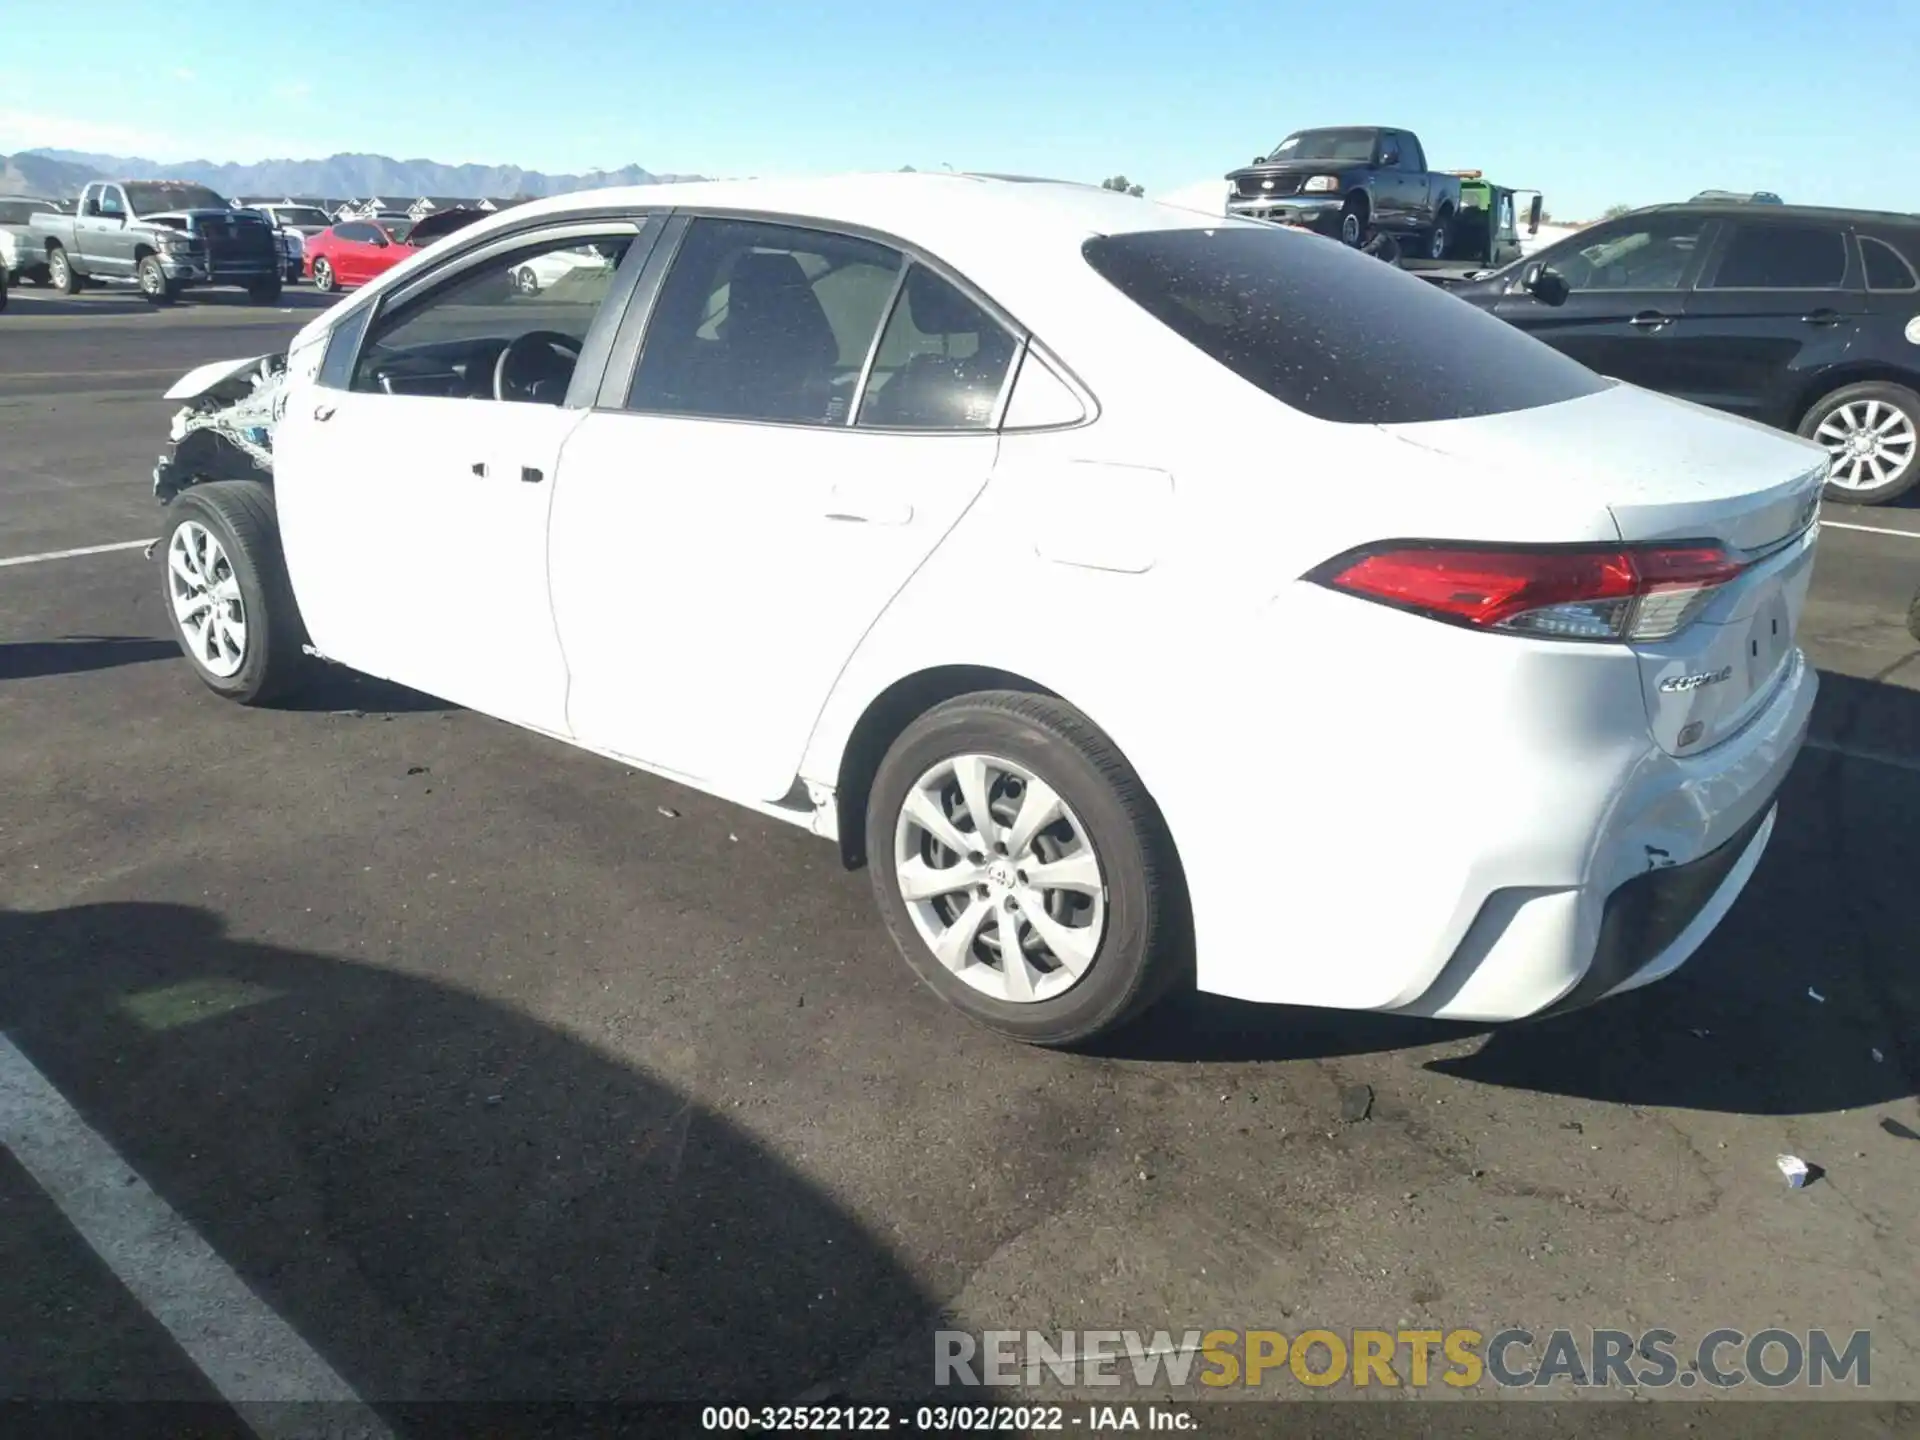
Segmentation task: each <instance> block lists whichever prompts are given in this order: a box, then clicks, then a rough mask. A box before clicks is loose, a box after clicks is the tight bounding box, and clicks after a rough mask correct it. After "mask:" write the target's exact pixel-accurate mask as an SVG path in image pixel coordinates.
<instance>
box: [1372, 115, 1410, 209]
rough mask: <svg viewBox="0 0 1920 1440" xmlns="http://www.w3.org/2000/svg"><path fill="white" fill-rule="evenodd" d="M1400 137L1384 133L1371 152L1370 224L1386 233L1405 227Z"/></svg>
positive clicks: (1405, 179)
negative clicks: (1372, 152)
mask: <svg viewBox="0 0 1920 1440" xmlns="http://www.w3.org/2000/svg"><path fill="white" fill-rule="evenodd" d="M1400 159H1401V143H1400V136H1399V135H1398V134H1397V133H1396V132H1394V131H1392V130H1387V131H1383V132H1382V133H1381V136H1380V141H1379V144H1378V145H1377V146H1376V147H1375V149H1374V161H1373V223H1374V224H1376V225H1379V226H1382V227H1384V228H1386V229H1389V230H1403V229H1405V228H1406V225H1407V177H1406V174H1405V172H1404V171H1402V170H1401V168H1400Z"/></svg>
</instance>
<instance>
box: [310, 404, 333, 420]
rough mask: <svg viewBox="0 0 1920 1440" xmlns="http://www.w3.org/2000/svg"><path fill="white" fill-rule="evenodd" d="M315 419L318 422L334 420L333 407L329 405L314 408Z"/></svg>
mask: <svg viewBox="0 0 1920 1440" xmlns="http://www.w3.org/2000/svg"><path fill="white" fill-rule="evenodd" d="M313 418H314V419H316V420H331V419H332V418H333V406H331V405H327V404H320V405H316V406H314V407H313Z"/></svg>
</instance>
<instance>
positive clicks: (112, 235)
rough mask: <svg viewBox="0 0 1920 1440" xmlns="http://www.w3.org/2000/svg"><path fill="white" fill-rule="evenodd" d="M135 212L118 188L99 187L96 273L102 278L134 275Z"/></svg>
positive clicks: (125, 195) (122, 191) (124, 194)
mask: <svg viewBox="0 0 1920 1440" xmlns="http://www.w3.org/2000/svg"><path fill="white" fill-rule="evenodd" d="M132 224H133V212H132V211H131V210H130V209H129V208H128V205H127V194H126V191H124V190H122V189H121V188H120V187H119V186H118V185H102V186H101V187H100V230H99V232H98V233H99V247H100V248H99V260H98V262H97V265H96V269H98V270H99V272H100V273H101V274H103V275H131V274H133V251H134V239H135V237H134V235H133V233H132V231H131V230H130V229H129V227H130V226H131V225H132Z"/></svg>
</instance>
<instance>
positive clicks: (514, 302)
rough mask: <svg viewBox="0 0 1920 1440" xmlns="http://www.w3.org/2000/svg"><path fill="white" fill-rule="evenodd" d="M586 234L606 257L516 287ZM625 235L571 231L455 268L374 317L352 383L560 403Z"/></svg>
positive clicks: (376, 389)
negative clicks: (523, 273) (528, 269)
mask: <svg viewBox="0 0 1920 1440" xmlns="http://www.w3.org/2000/svg"><path fill="white" fill-rule="evenodd" d="M369 228H370V227H369ZM588 242H592V243H594V244H596V245H598V246H600V247H602V248H603V249H604V250H605V251H606V253H607V254H608V255H609V256H611V257H612V264H610V265H607V266H605V267H599V268H593V269H581V270H579V271H576V272H574V273H573V274H571V275H570V276H569V280H570V282H571V283H569V284H567V285H564V286H561V285H556V286H554V287H552V288H551V289H546V290H539V291H534V292H529V291H528V290H526V289H525V288H524V287H523V285H522V282H521V280H520V278H519V271H520V270H521V269H522V268H523V267H525V266H528V265H534V264H538V263H540V262H541V261H542V259H543V258H544V257H546V256H548V255H551V254H554V253H556V252H559V251H563V250H573V249H576V248H578V247H579V246H580V245H582V244H584V243H588ZM632 243H633V235H632V234H631V233H630V232H629V233H616V234H608V235H602V236H583V235H578V234H574V235H569V236H566V237H564V238H551V239H547V240H538V241H531V242H529V243H528V244H527V245H525V246H523V247H520V248H519V249H515V250H512V251H509V252H507V253H505V254H502V255H496V256H494V257H492V258H490V259H488V260H484V261H481V262H480V263H478V264H476V265H473V266H471V267H469V268H467V269H464V270H462V271H460V272H459V273H458V274H457V275H455V276H454V277H453V278H452V279H451V280H449V281H447V282H446V283H445V284H444V285H441V286H438V287H436V288H434V289H432V290H430V291H428V292H427V293H426V294H425V295H423V296H421V297H419V298H418V299H416V300H412V301H409V302H408V303H406V304H404V305H401V306H400V307H399V308H397V309H395V310H393V311H391V312H388V313H382V314H381V315H380V316H379V318H378V319H376V320H375V321H374V322H373V324H372V325H371V326H370V327H369V328H368V332H367V339H366V343H365V344H364V345H363V346H362V347H361V351H360V355H359V359H358V362H357V363H356V364H355V366H354V369H353V380H352V384H351V386H350V388H351V389H354V390H363V391H370V392H373V393H377V394H389V395H438V396H443V397H451V398H460V399H469V400H503V401H525V402H533V403H536V404H546V405H558V404H559V403H560V402H561V401H563V400H564V399H566V395H567V388H568V386H569V385H570V384H571V383H572V381H573V367H574V364H575V362H577V361H578V360H579V358H580V352H581V350H582V349H583V348H584V347H585V345H586V339H587V331H588V330H589V329H590V328H592V325H593V321H594V318H595V316H597V315H598V314H599V312H600V308H601V306H602V305H604V304H605V303H606V299H607V296H608V294H609V293H611V291H612V289H613V277H614V268H615V267H616V266H617V265H618V264H619V263H620V260H621V259H623V258H624V257H625V255H626V252H627V249H628V247H629V246H630V245H632Z"/></svg>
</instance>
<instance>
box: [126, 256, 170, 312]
mask: <svg viewBox="0 0 1920 1440" xmlns="http://www.w3.org/2000/svg"><path fill="white" fill-rule="evenodd" d="M134 274H135V276H136V277H137V278H138V279H139V281H140V294H141V295H142V296H143V297H144V298H145V300H146V302H147V303H148V304H149V305H171V304H172V303H173V302H174V301H175V300H177V299H179V298H180V285H179V282H178V281H174V280H169V279H168V278H167V272H166V271H165V270H162V269H161V268H160V257H159V256H158V255H142V256H141V257H140V263H139V264H138V265H136V266H135V267H134Z"/></svg>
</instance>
